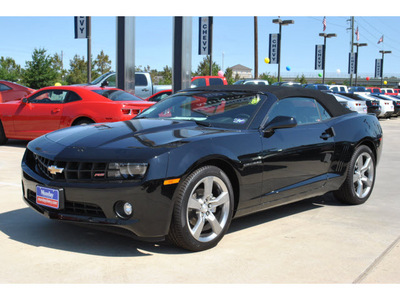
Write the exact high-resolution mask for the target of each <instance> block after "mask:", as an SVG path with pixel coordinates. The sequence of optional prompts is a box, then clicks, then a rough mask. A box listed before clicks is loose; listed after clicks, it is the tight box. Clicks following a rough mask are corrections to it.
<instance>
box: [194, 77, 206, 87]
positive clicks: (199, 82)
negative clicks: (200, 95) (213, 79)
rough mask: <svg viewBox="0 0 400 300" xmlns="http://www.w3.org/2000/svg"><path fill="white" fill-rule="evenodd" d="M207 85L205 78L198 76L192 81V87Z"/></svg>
mask: <svg viewBox="0 0 400 300" xmlns="http://www.w3.org/2000/svg"><path fill="white" fill-rule="evenodd" d="M198 86H206V80H205V79H204V78H198V79H195V80H193V81H192V87H198Z"/></svg>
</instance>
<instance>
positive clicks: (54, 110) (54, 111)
mask: <svg viewBox="0 0 400 300" xmlns="http://www.w3.org/2000/svg"><path fill="white" fill-rule="evenodd" d="M51 112H52V113H58V112H60V109H59V108H54V109H53V110H52V111H51Z"/></svg>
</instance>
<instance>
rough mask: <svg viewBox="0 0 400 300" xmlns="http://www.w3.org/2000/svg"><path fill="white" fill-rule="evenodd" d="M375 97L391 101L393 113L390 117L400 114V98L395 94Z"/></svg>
mask: <svg viewBox="0 0 400 300" xmlns="http://www.w3.org/2000/svg"><path fill="white" fill-rule="evenodd" d="M376 96H377V97H379V98H381V99H383V100H385V101H386V100H388V101H391V102H392V103H393V108H394V111H393V114H392V115H391V117H398V116H399V115H400V99H399V98H397V97H396V96H391V95H376Z"/></svg>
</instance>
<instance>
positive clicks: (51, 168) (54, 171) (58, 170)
mask: <svg viewBox="0 0 400 300" xmlns="http://www.w3.org/2000/svg"><path fill="white" fill-rule="evenodd" d="M47 171H49V172H50V174H53V175H56V174H57V173H59V174H61V173H62V172H63V171H64V168H58V167H57V166H48V167H47Z"/></svg>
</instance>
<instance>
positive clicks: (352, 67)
mask: <svg viewBox="0 0 400 300" xmlns="http://www.w3.org/2000/svg"><path fill="white" fill-rule="evenodd" d="M356 73H357V53H354V52H353V53H351V52H350V53H349V68H348V74H356Z"/></svg>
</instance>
